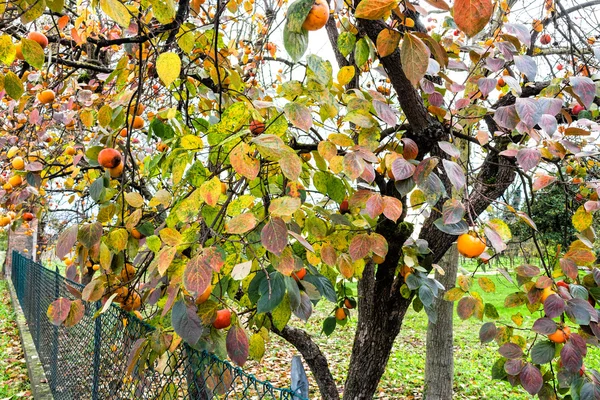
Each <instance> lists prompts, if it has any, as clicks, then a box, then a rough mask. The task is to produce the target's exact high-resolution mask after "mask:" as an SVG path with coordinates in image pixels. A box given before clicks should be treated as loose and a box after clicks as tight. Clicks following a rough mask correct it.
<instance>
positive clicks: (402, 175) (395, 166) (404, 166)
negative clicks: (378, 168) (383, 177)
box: [392, 158, 417, 181]
mask: <svg viewBox="0 0 600 400" xmlns="http://www.w3.org/2000/svg"><path fill="white" fill-rule="evenodd" d="M416 169H417V167H415V166H414V165H413V164H412V163H410V162H408V161H406V160H405V159H404V158H396V159H395V160H394V162H392V174H393V175H394V179H395V180H397V181H402V180H404V179H408V178H410V177H411V176H413V174H414V173H415V170H416Z"/></svg>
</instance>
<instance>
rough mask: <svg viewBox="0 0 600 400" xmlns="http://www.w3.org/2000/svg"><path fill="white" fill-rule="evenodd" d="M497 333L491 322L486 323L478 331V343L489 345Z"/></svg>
mask: <svg viewBox="0 0 600 400" xmlns="http://www.w3.org/2000/svg"><path fill="white" fill-rule="evenodd" d="M497 333H498V329H497V328H496V324H494V323H493V322H486V323H485V324H483V325H482V326H481V328H480V329H479V341H480V342H481V343H482V344H484V343H489V342H491V341H492V340H494V338H495V337H496V334H497Z"/></svg>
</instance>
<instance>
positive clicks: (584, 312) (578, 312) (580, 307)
mask: <svg viewBox="0 0 600 400" xmlns="http://www.w3.org/2000/svg"><path fill="white" fill-rule="evenodd" d="M565 312H566V313H567V316H568V317H569V318H570V319H571V320H573V321H575V322H576V323H578V324H579V325H589V323H590V321H593V322H598V313H597V312H596V310H595V309H594V307H592V305H591V304H590V303H588V302H587V300H582V299H570V300H567V306H566V307H565Z"/></svg>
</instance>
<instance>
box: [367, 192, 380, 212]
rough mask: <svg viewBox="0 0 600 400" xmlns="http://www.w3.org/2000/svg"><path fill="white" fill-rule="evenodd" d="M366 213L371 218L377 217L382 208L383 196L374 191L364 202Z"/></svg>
mask: <svg viewBox="0 0 600 400" xmlns="http://www.w3.org/2000/svg"><path fill="white" fill-rule="evenodd" d="M366 210H367V214H369V217H371V218H377V217H378V216H380V215H381V213H382V212H383V210H384V205H383V198H382V197H381V195H380V194H379V193H375V194H374V195H373V196H371V197H369V200H367V203H366Z"/></svg>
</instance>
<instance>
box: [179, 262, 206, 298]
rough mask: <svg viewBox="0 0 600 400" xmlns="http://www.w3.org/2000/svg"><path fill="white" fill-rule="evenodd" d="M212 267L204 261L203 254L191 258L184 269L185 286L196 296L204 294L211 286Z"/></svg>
mask: <svg viewBox="0 0 600 400" xmlns="http://www.w3.org/2000/svg"><path fill="white" fill-rule="evenodd" d="M211 279H212V269H211V268H210V267H209V266H207V265H206V264H205V263H204V262H203V261H202V254H198V255H196V256H195V257H193V258H192V259H190V260H189V261H188V262H187V264H186V266H185V269H184V271H183V286H184V287H185V288H186V290H187V291H188V292H190V293H191V294H192V296H193V297H194V298H197V297H198V296H200V295H201V294H203V293H204V292H205V291H206V289H207V288H208V287H209V286H210V283H211Z"/></svg>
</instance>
